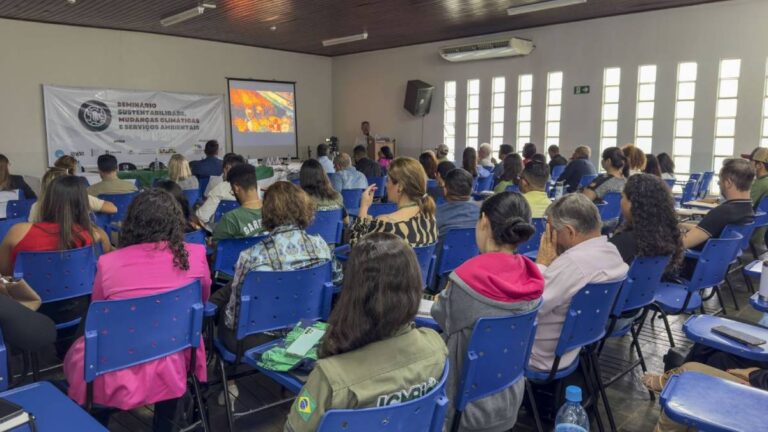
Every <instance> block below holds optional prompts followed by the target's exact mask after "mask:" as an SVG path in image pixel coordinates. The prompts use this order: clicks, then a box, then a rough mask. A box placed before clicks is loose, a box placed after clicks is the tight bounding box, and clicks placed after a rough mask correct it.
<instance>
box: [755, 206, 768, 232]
mask: <svg viewBox="0 0 768 432" xmlns="http://www.w3.org/2000/svg"><path fill="white" fill-rule="evenodd" d="M765 226H768V212H765V211H763V210H758V211H757V212H755V229H758V228H762V227H765Z"/></svg>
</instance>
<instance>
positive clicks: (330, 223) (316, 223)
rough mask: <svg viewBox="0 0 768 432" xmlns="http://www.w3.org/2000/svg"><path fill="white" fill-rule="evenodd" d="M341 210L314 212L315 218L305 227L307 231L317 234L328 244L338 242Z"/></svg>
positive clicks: (341, 229) (342, 228)
mask: <svg viewBox="0 0 768 432" xmlns="http://www.w3.org/2000/svg"><path fill="white" fill-rule="evenodd" d="M342 216H343V213H342V210H341V209H336V210H321V211H317V212H315V219H314V220H313V221H312V223H311V224H310V225H309V226H308V227H307V233H309V234H317V235H319V236H320V237H322V238H323V240H325V242H326V243H328V244H329V245H336V244H340V243H341V240H342V237H341V236H342V232H343V231H344V221H343V220H342Z"/></svg>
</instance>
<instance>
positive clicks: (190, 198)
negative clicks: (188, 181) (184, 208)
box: [183, 189, 200, 210]
mask: <svg viewBox="0 0 768 432" xmlns="http://www.w3.org/2000/svg"><path fill="white" fill-rule="evenodd" d="M183 192H184V196H185V197H186V198H187V202H188V203H189V209H190V210H192V206H194V205H195V203H196V202H197V201H198V200H199V199H200V190H199V189H184V190H183Z"/></svg>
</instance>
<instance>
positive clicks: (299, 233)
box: [211, 161, 331, 352]
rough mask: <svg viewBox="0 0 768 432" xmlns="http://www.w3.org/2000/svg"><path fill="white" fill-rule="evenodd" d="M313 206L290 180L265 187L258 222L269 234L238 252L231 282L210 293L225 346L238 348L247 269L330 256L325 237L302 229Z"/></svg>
mask: <svg viewBox="0 0 768 432" xmlns="http://www.w3.org/2000/svg"><path fill="white" fill-rule="evenodd" d="M315 162H317V161H315ZM314 210H315V206H314V203H313V202H312V199H310V197H309V195H307V194H306V193H305V192H304V191H302V190H301V188H299V187H298V186H296V185H294V184H292V183H289V182H284V181H280V182H277V183H274V184H273V185H271V186H270V187H269V189H267V190H266V191H265V193H264V207H263V213H262V219H261V223H262V227H263V228H264V229H265V230H267V231H269V236H268V237H267V238H266V239H264V240H263V241H262V242H260V243H258V244H256V245H255V246H253V247H251V248H250V249H247V250H245V251H243V252H242V253H241V254H240V258H239V259H238V260H237V265H236V266H235V276H234V278H233V280H232V282H231V283H230V284H229V285H226V286H225V287H223V288H222V289H220V290H218V291H217V292H216V293H215V294H214V295H213V296H212V297H211V302H212V303H215V304H216V305H217V306H218V307H219V317H220V318H219V320H220V321H219V323H220V325H219V327H218V331H217V334H218V335H219V338H220V339H221V341H222V342H223V343H224V345H225V346H226V347H227V349H228V350H230V351H232V352H235V351H237V337H236V328H237V318H238V314H239V312H240V297H241V295H240V292H241V289H242V287H243V281H244V279H245V275H246V274H247V273H248V272H251V271H283V270H298V269H304V268H308V267H314V266H317V265H320V264H322V263H325V262H328V261H329V260H330V259H331V249H330V247H329V246H328V245H327V244H326V243H325V240H323V238H322V237H320V236H319V235H310V234H307V232H306V231H305V230H306V228H307V226H309V224H310V223H311V222H312V218H313V217H314ZM222 318H223V319H222ZM222 323H223V325H221V324H222ZM258 336H259V335H257V337H254V338H249V339H248V340H246V341H245V342H244V344H243V347H244V348H246V349H247V348H248V347H252V346H255V345H257V344H258V343H261V342H264V340H263V338H262V337H258Z"/></svg>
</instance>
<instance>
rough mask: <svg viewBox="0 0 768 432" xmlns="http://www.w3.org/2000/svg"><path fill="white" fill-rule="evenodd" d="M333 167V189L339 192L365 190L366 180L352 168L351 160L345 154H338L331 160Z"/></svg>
mask: <svg viewBox="0 0 768 432" xmlns="http://www.w3.org/2000/svg"><path fill="white" fill-rule="evenodd" d="M333 167H334V168H335V169H336V174H335V175H334V176H333V180H332V182H331V183H332V184H333V188H334V189H336V190H337V191H339V192H341V191H342V190H344V189H365V188H367V187H368V179H366V178H365V175H364V174H363V173H361V172H360V171H358V170H356V169H355V167H353V166H352V158H350V157H349V155H348V154H347V153H339V154H338V156H336V157H335V158H333Z"/></svg>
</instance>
